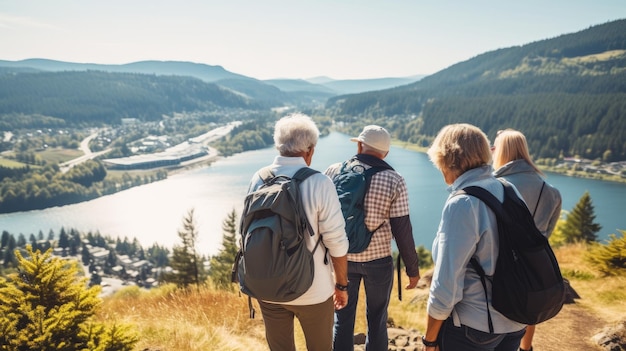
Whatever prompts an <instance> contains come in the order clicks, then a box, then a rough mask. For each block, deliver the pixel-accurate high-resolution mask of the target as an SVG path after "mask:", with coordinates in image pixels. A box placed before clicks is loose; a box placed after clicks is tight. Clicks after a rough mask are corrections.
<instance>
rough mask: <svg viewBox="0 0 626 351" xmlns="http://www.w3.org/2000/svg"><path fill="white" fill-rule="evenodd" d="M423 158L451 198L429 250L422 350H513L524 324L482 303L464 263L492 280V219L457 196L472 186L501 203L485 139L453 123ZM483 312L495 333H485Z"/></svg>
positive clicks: (472, 202) (482, 296)
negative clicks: (476, 266)
mask: <svg viewBox="0 0 626 351" xmlns="http://www.w3.org/2000/svg"><path fill="white" fill-rule="evenodd" d="M428 155H429V157H430V159H431V161H432V162H433V164H434V165H435V166H436V167H437V168H438V169H439V170H440V171H441V172H442V174H443V177H444V180H445V182H446V183H447V184H448V185H449V187H448V191H449V192H450V196H449V197H448V199H447V200H446V203H445V205H444V208H443V211H442V214H441V222H440V223H439V229H438V231H437V236H436V237H435V240H434V242H433V246H432V255H433V260H434V262H435V268H434V272H433V278H432V283H431V286H430V294H429V298H428V304H427V311H428V321H427V327H426V332H425V333H424V334H425V335H424V337H423V338H422V342H423V344H424V346H425V348H424V350H427V351H433V350H435V351H437V350H440V351H460V350H463V351H473V350H476V351H482V350H496V351H516V350H517V348H518V347H519V344H520V339H521V338H522V335H523V334H524V329H525V327H526V325H524V324H520V323H517V322H515V321H512V320H510V319H508V318H506V317H504V316H503V315H502V314H500V313H499V312H498V311H496V310H495V309H494V308H493V307H492V306H491V299H490V298H489V300H488V304H489V306H487V304H485V291H484V290H483V286H482V284H481V281H480V277H479V276H478V274H477V273H476V271H475V270H474V269H473V268H472V267H471V265H470V263H469V262H470V259H471V258H472V257H475V258H476V259H477V260H478V262H479V263H480V265H481V266H482V267H483V268H484V270H485V273H486V274H487V275H493V273H494V271H495V264H496V260H497V254H498V230H497V228H498V227H497V223H496V216H495V214H494V213H493V212H492V211H491V210H490V209H489V208H488V207H487V205H486V204H485V203H483V202H482V201H480V200H479V199H478V198H476V197H473V196H469V195H466V194H458V195H457V194H456V192H457V190H460V189H462V188H464V187H467V186H470V185H474V186H479V187H482V188H484V189H486V190H488V191H489V192H491V193H492V194H493V195H494V196H495V197H496V198H498V199H499V200H500V201H502V200H503V199H504V188H503V186H502V184H501V183H500V181H498V180H497V179H496V178H495V177H494V176H493V174H492V168H491V161H492V156H491V150H490V147H489V140H488V139H487V136H486V135H485V134H484V133H483V132H482V131H481V130H480V129H478V128H477V127H475V126H473V125H470V124H452V125H448V126H446V127H444V128H443V129H442V130H441V131H440V132H439V134H438V135H437V137H436V138H435V140H434V142H433V145H432V146H431V147H430V149H429V150H428ZM490 288H491V287H490V286H489V289H490ZM488 296H489V297H491V293H489V294H488ZM488 307H489V309H490V311H491V317H492V320H493V326H494V333H490V332H489V323H488V317H487V308H488Z"/></svg>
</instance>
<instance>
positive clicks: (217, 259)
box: [209, 210, 239, 290]
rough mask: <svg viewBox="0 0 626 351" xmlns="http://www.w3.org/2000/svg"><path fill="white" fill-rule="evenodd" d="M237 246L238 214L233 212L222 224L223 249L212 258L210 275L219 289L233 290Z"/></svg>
mask: <svg viewBox="0 0 626 351" xmlns="http://www.w3.org/2000/svg"><path fill="white" fill-rule="evenodd" d="M238 250H239V247H238V246H237V213H236V212H235V210H232V212H230V213H229V214H228V216H227V217H226V219H224V222H222V249H221V250H220V251H219V253H218V254H217V255H215V256H213V257H212V258H211V268H210V270H209V275H210V276H211V279H212V281H213V284H215V286H216V287H217V288H219V289H226V290H231V289H232V288H233V284H232V282H231V270H232V267H233V264H234V263H235V256H236V255H237V251H238Z"/></svg>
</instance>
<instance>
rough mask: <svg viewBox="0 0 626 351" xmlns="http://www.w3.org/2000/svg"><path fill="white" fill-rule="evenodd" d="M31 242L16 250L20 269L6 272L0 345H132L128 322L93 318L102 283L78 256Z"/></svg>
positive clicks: (117, 350) (17, 349) (100, 350)
mask: <svg viewBox="0 0 626 351" xmlns="http://www.w3.org/2000/svg"><path fill="white" fill-rule="evenodd" d="M51 252H52V250H48V251H46V252H45V253H41V251H39V250H37V251H36V252H33V251H32V247H31V246H30V245H28V246H27V247H26V252H25V254H26V256H23V255H22V253H21V252H20V251H17V250H16V252H15V256H16V258H17V260H18V266H17V268H18V273H15V274H12V275H10V276H9V277H8V279H5V278H0V301H1V302H2V303H0V349H1V350H4V351H23V350H38V351H52V350H55V351H77V350H81V351H83V350H84V351H87V350H89V351H131V350H132V349H133V347H134V345H135V344H136V343H137V341H138V339H137V336H136V333H135V332H133V331H132V330H131V328H130V327H129V326H126V325H113V326H112V327H108V326H107V325H104V324H101V323H97V322H94V321H93V318H92V317H93V316H94V314H95V312H96V309H97V308H98V307H99V305H100V304H101V303H102V300H101V299H100V298H99V297H98V294H99V293H100V287H99V286H94V287H91V288H88V287H87V278H86V277H80V272H81V269H80V268H79V267H78V262H77V261H72V260H64V259H61V258H58V257H53V256H52V253H51Z"/></svg>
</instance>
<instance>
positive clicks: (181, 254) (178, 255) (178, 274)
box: [164, 209, 201, 288]
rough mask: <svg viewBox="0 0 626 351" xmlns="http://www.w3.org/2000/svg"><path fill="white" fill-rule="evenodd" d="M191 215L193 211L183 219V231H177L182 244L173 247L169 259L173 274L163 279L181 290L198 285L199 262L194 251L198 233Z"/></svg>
mask: <svg viewBox="0 0 626 351" xmlns="http://www.w3.org/2000/svg"><path fill="white" fill-rule="evenodd" d="M193 215H194V210H193V209H191V210H189V212H187V215H186V216H185V217H184V218H183V230H179V231H178V236H179V237H180V239H181V240H182V244H181V245H175V246H174V247H173V249H172V258H171V259H170V266H172V269H173V270H174V272H173V273H171V274H168V275H166V276H165V277H164V280H165V281H168V282H172V283H175V284H176V285H178V286H179V287H183V288H187V287H188V286H189V285H191V284H196V285H198V284H200V272H201V267H200V264H201V262H200V258H199V255H198V252H197V251H196V243H197V241H198V232H197V231H196V223H195V220H194V218H193Z"/></svg>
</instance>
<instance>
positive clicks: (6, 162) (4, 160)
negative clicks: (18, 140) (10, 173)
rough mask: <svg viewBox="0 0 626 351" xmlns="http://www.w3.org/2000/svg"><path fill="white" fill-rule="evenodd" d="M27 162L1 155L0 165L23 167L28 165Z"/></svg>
mask: <svg viewBox="0 0 626 351" xmlns="http://www.w3.org/2000/svg"><path fill="white" fill-rule="evenodd" d="M26 166H27V164H25V163H22V162H17V161H15V160H10V159H8V158H4V157H0V167H6V168H22V167H26Z"/></svg>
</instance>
